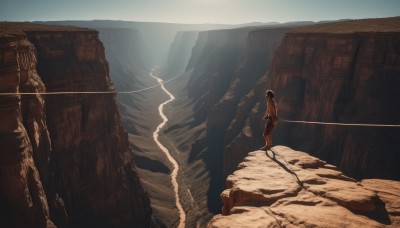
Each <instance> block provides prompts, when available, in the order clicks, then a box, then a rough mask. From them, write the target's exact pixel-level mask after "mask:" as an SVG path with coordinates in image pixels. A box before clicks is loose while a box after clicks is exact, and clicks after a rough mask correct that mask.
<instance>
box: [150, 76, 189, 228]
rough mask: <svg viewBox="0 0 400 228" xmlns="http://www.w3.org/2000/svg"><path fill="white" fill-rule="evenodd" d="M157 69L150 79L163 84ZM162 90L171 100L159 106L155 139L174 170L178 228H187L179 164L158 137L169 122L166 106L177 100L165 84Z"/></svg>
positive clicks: (173, 180)
mask: <svg viewBox="0 0 400 228" xmlns="http://www.w3.org/2000/svg"><path fill="white" fill-rule="evenodd" d="M154 69H156V68H153V69H152V70H151V72H150V74H149V76H150V77H152V78H154V79H156V80H157V82H158V83H162V82H163V80H162V79H160V78H158V77H156V76H154V75H153V71H154ZM161 89H162V90H164V92H165V93H166V94H167V95H168V96H169V100H167V101H165V102H163V103H161V104H160V105H159V106H158V112H159V113H160V116H161V118H162V119H163V121H162V122H161V123H160V124H159V125H158V126H157V129H156V130H155V131H154V133H153V138H154V141H155V142H156V143H157V145H158V147H160V149H161V150H162V151H163V153H164V154H165V155H166V156H167V158H168V160H169V161H170V162H171V164H172V167H173V170H172V172H171V182H172V186H173V187H174V192H175V205H176V207H177V209H178V211H179V225H178V228H184V227H185V222H186V213H185V211H184V210H183V207H182V204H181V202H180V199H179V186H178V182H177V180H176V177H177V175H178V170H179V165H178V162H176V160H175V159H174V158H173V157H172V156H171V154H170V152H169V150H168V149H167V148H166V147H165V146H164V145H163V144H161V142H160V141H159V140H158V136H159V133H160V130H161V129H162V128H163V127H164V126H165V124H166V123H167V122H168V118H167V117H166V116H165V114H164V112H163V109H164V105H166V104H168V103H169V102H171V101H173V100H174V99H175V97H174V95H172V94H171V93H170V92H169V91H168V90H167V89H165V87H164V84H161Z"/></svg>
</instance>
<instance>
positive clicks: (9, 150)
mask: <svg viewBox="0 0 400 228" xmlns="http://www.w3.org/2000/svg"><path fill="white" fill-rule="evenodd" d="M36 62H37V59H36V54H35V48H34V46H33V45H32V44H31V43H30V42H29V41H28V39H27V37H26V35H25V34H24V33H22V32H11V33H3V34H0V72H1V75H0V84H1V85H2V86H1V92H3V93H4V92H8V93H10V92H11V93H17V92H44V90H45V89H44V85H43V83H42V81H41V80H40V78H39V76H38V75H37V72H36ZM0 108H1V112H0V119H1V122H0V132H1V133H0V135H1V138H0V144H1V150H0V158H1V159H0V164H1V165H0V184H1V185H0V205H1V206H0V210H1V215H0V226H2V227H23V226H31V227H54V224H53V222H52V221H51V219H50V213H49V205H48V202H47V198H46V194H45V191H44V188H43V185H42V181H41V180H40V175H39V172H38V168H37V167H40V168H39V170H40V171H42V172H46V171H48V165H49V162H48V160H47V158H48V156H49V152H50V140H49V133H48V131H47V126H46V119H45V110H44V108H45V106H44V99H43V97H42V96H40V95H32V96H26V97H22V96H20V95H7V96H0ZM35 163H39V164H41V166H36V165H35Z"/></svg>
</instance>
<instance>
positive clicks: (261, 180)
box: [208, 146, 400, 227]
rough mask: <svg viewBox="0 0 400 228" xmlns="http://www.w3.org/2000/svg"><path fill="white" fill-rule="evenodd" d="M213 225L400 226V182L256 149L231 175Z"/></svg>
mask: <svg viewBox="0 0 400 228" xmlns="http://www.w3.org/2000/svg"><path fill="white" fill-rule="evenodd" d="M226 187H227V188H226V189H225V190H224V191H223V192H222V194H221V199H222V202H223V210H222V214H220V215H216V216H214V218H213V219H212V220H211V221H210V223H209V224H208V227H361V226H362V227H398V226H399V225H400V216H399V212H400V208H399V203H400V202H399V200H400V182H399V181H391V180H379V179H365V180H362V181H361V182H357V181H356V180H354V179H352V178H350V177H348V176H345V175H343V173H342V172H341V171H339V170H338V169H337V167H335V166H333V165H330V164H328V163H326V162H325V161H323V160H320V159H318V158H316V157H313V156H310V155H308V154H307V153H304V152H301V151H295V150H293V149H291V148H289V147H285V146H275V147H274V148H273V150H268V151H261V150H258V151H254V152H250V153H249V154H248V156H247V157H246V158H245V159H244V160H243V162H242V163H240V164H239V166H238V168H237V170H236V171H235V172H234V173H233V174H231V175H229V176H228V178H227V180H226Z"/></svg>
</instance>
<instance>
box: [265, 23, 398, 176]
mask: <svg viewBox="0 0 400 228" xmlns="http://www.w3.org/2000/svg"><path fill="white" fill-rule="evenodd" d="M399 24H400V18H399V17H396V18H383V19H368V20H354V21H344V22H335V23H326V24H319V25H313V26H309V27H304V28H299V29H296V30H294V31H291V32H289V33H287V34H286V35H285V37H284V39H283V40H282V43H281V45H280V46H279V48H278V50H277V52H276V55H275V57H274V60H273V62H272V66H271V70H270V72H269V74H268V76H267V80H268V85H270V87H271V88H272V89H273V90H274V91H275V92H276V94H277V98H276V99H277V101H278V108H279V115H280V118H281V120H282V119H288V120H305V121H322V122H339V123H367V124H399V123H400V118H399V116H400V103H399V102H398V101H397V97H399V96H400V90H399V89H398V88H399V87H400V80H399V75H400V49H399V40H400V28H399ZM273 137H274V138H275V139H276V140H275V141H276V142H277V143H279V144H282V145H288V146H292V147H294V148H298V149H301V150H304V151H308V152H310V153H311V154H313V155H314V156H317V157H318V158H321V159H324V160H326V161H328V162H329V163H332V164H334V165H337V166H338V167H339V168H340V169H341V170H343V171H344V172H345V173H346V174H349V175H351V176H353V177H355V178H359V179H360V178H366V177H368V178H388V179H399V178H400V176H399V175H400V167H399V166H398V164H399V162H400V157H399V156H398V153H397V152H396V151H398V148H399V147H400V128H390V127H357V126H333V125H329V126H321V125H312V124H292V123H286V122H284V121H281V122H280V124H279V127H278V128H277V130H276V132H275V134H274V136H273Z"/></svg>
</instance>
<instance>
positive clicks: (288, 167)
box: [265, 148, 305, 189]
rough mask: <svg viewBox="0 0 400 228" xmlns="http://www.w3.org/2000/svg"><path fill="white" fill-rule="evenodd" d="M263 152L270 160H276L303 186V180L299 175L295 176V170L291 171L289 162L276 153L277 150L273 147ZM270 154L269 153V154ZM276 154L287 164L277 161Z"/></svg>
mask: <svg viewBox="0 0 400 228" xmlns="http://www.w3.org/2000/svg"><path fill="white" fill-rule="evenodd" d="M265 154H266V155H267V157H269V158H270V159H271V160H272V161H274V162H276V163H277V164H278V165H279V166H280V167H282V168H283V169H284V170H285V171H286V172H288V173H290V174H291V175H292V176H293V177H294V179H295V181H296V182H297V183H298V184H299V185H300V186H301V187H302V188H303V189H305V188H304V186H303V182H301V181H300V179H299V177H298V176H297V174H296V172H294V171H293V169H292V168H290V164H289V163H288V162H287V161H286V160H285V158H284V157H283V156H282V155H280V154H278V152H276V151H275V150H274V149H273V148H270V149H268V150H266V151H265ZM270 154H271V155H270ZM276 156H278V157H280V158H281V159H282V160H284V161H285V162H286V163H287V165H288V166H286V165H285V164H284V163H282V162H281V161H279V160H278V159H277V158H276Z"/></svg>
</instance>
